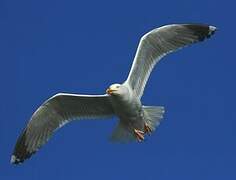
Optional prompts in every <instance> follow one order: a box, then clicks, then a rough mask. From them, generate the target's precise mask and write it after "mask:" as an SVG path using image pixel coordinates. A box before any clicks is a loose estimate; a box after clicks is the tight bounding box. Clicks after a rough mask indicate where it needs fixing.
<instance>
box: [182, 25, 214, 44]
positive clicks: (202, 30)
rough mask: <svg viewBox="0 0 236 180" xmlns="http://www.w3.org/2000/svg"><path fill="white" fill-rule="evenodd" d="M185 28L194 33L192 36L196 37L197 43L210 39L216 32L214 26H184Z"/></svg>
mask: <svg viewBox="0 0 236 180" xmlns="http://www.w3.org/2000/svg"><path fill="white" fill-rule="evenodd" d="M185 26H186V27H187V28H188V29H190V30H192V31H194V34H195V35H196V36H197V37H198V41H204V40H205V39H207V38H210V37H211V36H212V35H214V34H215V32H216V31H217V28H216V27H215V26H211V25H206V24H185Z"/></svg>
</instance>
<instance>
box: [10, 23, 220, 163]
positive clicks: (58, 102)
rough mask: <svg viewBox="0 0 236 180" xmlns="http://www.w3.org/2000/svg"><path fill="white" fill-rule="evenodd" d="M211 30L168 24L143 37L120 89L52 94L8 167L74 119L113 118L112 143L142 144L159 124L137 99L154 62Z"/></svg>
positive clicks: (153, 110) (158, 112)
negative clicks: (101, 92) (114, 121)
mask: <svg viewBox="0 0 236 180" xmlns="http://www.w3.org/2000/svg"><path fill="white" fill-rule="evenodd" d="M215 31H216V28H215V27H213V26H208V25H201V24H173V25H166V26H163V27H160V28H157V29H154V30H152V31H150V32H148V33H147V34H145V35H144V36H143V37H142V38H141V40H140V42H139V45H138V49H137V52H136V55H135V58H134V61H133V64H132V67H131V70H130V73H129V75H128V78H127V80H126V81H125V82H124V83H123V84H113V85H111V86H110V87H109V88H108V89H107V91H106V94H104V95H79V94H66V93H60V94H57V95H55V96H53V97H51V98H50V99H48V100H47V101H46V102H44V103H43V104H42V105H41V106H40V107H39V108H38V109H37V110H36V111H35V112H34V114H33V115H32V117H31V119H30V121H29V122H28V124H27V126H26V127H25V129H24V130H23V132H22V133H21V135H20V136H19V138H18V140H17V142H16V145H15V149H14V152H13V154H12V157H11V163H14V164H18V163H21V162H23V161H24V160H25V159H28V158H30V157H31V155H32V154H34V153H35V152H36V151H38V150H39V149H40V148H41V147H42V146H43V145H44V144H45V143H46V142H47V141H48V140H49V138H50V137H51V136H52V135H53V133H54V132H55V131H56V130H57V129H59V128H61V127H62V126H63V125H64V124H66V123H68V122H70V121H72V120H74V119H99V118H110V117H112V116H117V117H118V118H119V119H120V120H119V123H118V125H117V127H116V128H115V130H114V131H113V133H112V140H113V141H119V142H129V141H132V140H137V141H143V140H144V136H145V134H150V133H151V132H153V131H154V130H155V129H156V127H157V126H158V125H159V124H160V120H161V119H162V116H163V113H164V107H161V106H143V105H142V103H141V97H142V95H143V92H144V88H145V85H146V82H147V80H148V78H149V76H150V73H151V72H152V69H153V68H154V66H155V65H156V64H157V62H158V61H159V60H160V59H161V58H162V57H163V56H165V55H166V54H169V53H171V52H173V51H176V50H178V49H180V48H183V47H185V46H188V45H190V44H193V43H196V42H199V41H203V40H204V39H206V38H209V37H210V36H211V35H213V34H214V32H215Z"/></svg>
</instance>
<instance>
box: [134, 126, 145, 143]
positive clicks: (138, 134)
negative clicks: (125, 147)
mask: <svg viewBox="0 0 236 180" xmlns="http://www.w3.org/2000/svg"><path fill="white" fill-rule="evenodd" d="M134 134H135V136H136V138H137V140H138V141H139V142H141V141H143V140H144V132H143V131H140V130H137V129H134Z"/></svg>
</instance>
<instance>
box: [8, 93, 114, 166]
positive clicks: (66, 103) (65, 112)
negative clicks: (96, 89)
mask: <svg viewBox="0 0 236 180" xmlns="http://www.w3.org/2000/svg"><path fill="white" fill-rule="evenodd" d="M112 115H113V109H112V106H111V103H110V99H109V96H108V95H76V94H64V93H60V94H57V95H55V96H53V97H51V98H50V99H48V100H47V101H46V102H45V103H43V104H42V105H41V106H40V107H39V108H38V109H37V110H36V111H35V113H34V114H33V116H32V117H31V120H30V121H29V123H28V124H27V127H26V128H25V129H24V131H23V132H22V134H21V135H20V137H19V139H18V140H17V142H16V146H15V149H14V152H13V155H12V157H11V163H14V164H18V163H21V162H23V161H24V160H25V159H27V158H29V157H30V156H31V155H32V154H33V153H35V152H36V151H37V150H38V149H39V148H40V147H41V146H42V145H43V144H45V143H46V142H47V140H48V139H49V138H50V137H51V135H52V134H53V132H55V130H57V129H59V128H60V127H62V126H63V125H64V124H66V123H67V122H69V121H71V120H73V119H83V118H104V117H110V116H112Z"/></svg>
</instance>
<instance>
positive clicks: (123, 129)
mask: <svg viewBox="0 0 236 180" xmlns="http://www.w3.org/2000/svg"><path fill="white" fill-rule="evenodd" d="M134 140H135V136H134V134H133V131H132V129H131V128H130V127H127V126H126V125H125V124H123V123H122V122H121V121H120V122H119V123H118V124H117V126H116V128H115V129H114V131H113V132H112V135H111V141H113V142H120V143H128V142H131V141H134Z"/></svg>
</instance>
